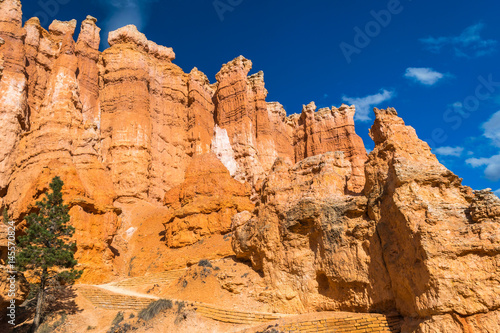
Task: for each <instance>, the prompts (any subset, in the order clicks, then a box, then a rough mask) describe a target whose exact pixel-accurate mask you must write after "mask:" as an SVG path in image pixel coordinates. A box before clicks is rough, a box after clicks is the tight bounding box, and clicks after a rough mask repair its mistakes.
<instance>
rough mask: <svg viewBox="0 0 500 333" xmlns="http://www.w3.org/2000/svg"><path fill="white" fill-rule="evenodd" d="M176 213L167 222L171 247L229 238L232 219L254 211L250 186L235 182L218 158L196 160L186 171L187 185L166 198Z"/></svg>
mask: <svg viewBox="0 0 500 333" xmlns="http://www.w3.org/2000/svg"><path fill="white" fill-rule="evenodd" d="M164 203H165V205H166V206H167V207H170V208H171V210H172V213H171V216H170V218H167V219H166V220H165V222H164V223H165V228H166V233H165V238H166V242H167V246H169V247H172V248H178V247H184V246H187V245H191V244H194V243H196V242H198V241H199V240H201V239H202V238H204V237H205V236H207V235H212V234H227V233H229V232H230V230H231V218H232V217H233V216H234V215H235V214H237V213H240V212H242V211H247V210H253V207H254V205H253V204H252V202H251V201H250V187H249V186H248V184H241V183H240V182H238V181H236V180H234V179H233V178H231V176H230V174H229V171H228V170H227V169H226V168H225V167H224V165H223V164H222V163H221V162H220V161H219V160H218V159H217V157H216V156H215V155H214V154H211V153H210V154H205V155H198V156H196V157H195V158H194V159H193V160H192V161H191V163H190V165H189V166H188V168H187V169H186V177H185V180H184V182H183V183H182V184H181V185H179V186H178V187H175V188H173V189H172V190H170V191H169V192H167V194H166V195H165V200H164Z"/></svg>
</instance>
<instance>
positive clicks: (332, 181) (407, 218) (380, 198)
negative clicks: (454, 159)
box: [233, 109, 500, 332]
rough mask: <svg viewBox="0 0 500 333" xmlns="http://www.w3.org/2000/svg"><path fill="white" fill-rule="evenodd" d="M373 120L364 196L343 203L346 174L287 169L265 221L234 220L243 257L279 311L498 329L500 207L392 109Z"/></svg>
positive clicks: (412, 327) (265, 199)
mask: <svg viewBox="0 0 500 333" xmlns="http://www.w3.org/2000/svg"><path fill="white" fill-rule="evenodd" d="M375 112H376V120H375V124H374V125H373V127H372V129H371V132H370V133H371V136H372V138H373V140H374V141H375V144H376V146H375V149H374V151H373V152H372V153H371V154H370V155H369V159H368V162H367V164H366V169H365V171H366V179H367V181H366V187H365V189H364V192H363V193H364V195H363V196H353V197H350V196H346V195H343V190H344V187H345V186H346V184H347V183H346V179H349V178H348V175H349V172H341V171H339V170H347V169H346V168H345V167H344V168H343V169H334V170H335V173H332V172H326V171H325V166H326V165H328V164H327V163H320V162H319V161H316V162H315V163H312V162H313V161H314V159H315V158H313V159H311V158H308V159H305V160H304V161H302V162H300V163H299V164H297V165H295V166H294V167H293V168H290V166H286V165H285V164H284V163H277V164H276V165H275V167H274V168H273V171H272V172H271V173H270V175H269V176H268V177H267V178H266V180H265V181H264V185H263V190H262V196H261V201H260V203H258V205H257V207H258V209H257V210H256V214H255V215H253V216H252V215H251V214H249V213H248V214H246V215H243V214H240V215H238V216H236V217H235V218H234V223H233V230H234V237H233V247H234V249H235V252H236V254H237V255H238V256H239V257H240V258H243V259H249V260H251V262H252V265H253V267H254V268H255V269H257V270H260V271H262V272H263V273H264V276H265V278H266V280H267V281H268V282H269V284H270V285H272V286H273V287H274V291H273V292H272V297H271V299H273V300H274V301H275V302H276V306H277V307H284V308H287V307H288V308H290V307H291V308H292V309H293V310H296V309H301V310H311V309H318V308H319V309H330V310H349V311H352V310H355V311H363V312H364V311H378V312H392V311H397V312H399V313H400V314H402V315H404V316H405V317H406V321H405V325H404V328H403V331H408V332H469V331H479V332H482V331H484V332H493V331H495V329H496V328H497V327H498V320H497V319H498V313H497V309H498V308H499V302H500V296H499V295H500V293H499V292H500V290H499V288H500V280H499V278H498V276H499V272H498V265H497V262H498V258H499V257H500V234H499V230H500V229H499V228H498V226H499V222H500V219H499V207H500V200H499V199H498V198H497V197H496V196H495V195H494V194H493V193H491V192H490V191H476V192H474V191H472V190H471V189H470V188H468V187H464V186H462V185H461V180H460V179H459V178H458V177H457V176H455V175H454V174H453V173H451V172H450V171H448V170H447V169H446V168H445V167H444V166H443V165H441V164H440V163H439V162H438V161H437V159H436V157H435V156H434V155H433V154H432V153H431V150H430V148H429V146H428V145H427V144H426V143H424V142H422V141H420V140H419V139H418V137H417V135H416V133H415V130H414V129H413V128H411V127H407V126H405V124H404V122H403V121H402V120H401V119H400V118H399V117H397V113H396V111H395V110H394V109H387V110H377V109H376V110H375ZM327 156H328V155H327ZM304 163H306V164H310V165H311V168H310V169H309V170H308V169H307V168H304V167H303V165H304ZM334 165H336V166H337V168H338V167H340V166H341V165H343V163H339V162H336V164H334ZM301 178H302V179H303V180H302V182H301ZM325 189H328V190H325Z"/></svg>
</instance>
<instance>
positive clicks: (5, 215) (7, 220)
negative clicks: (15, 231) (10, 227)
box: [3, 208, 9, 224]
mask: <svg viewBox="0 0 500 333" xmlns="http://www.w3.org/2000/svg"><path fill="white" fill-rule="evenodd" d="M3 224H9V214H8V213H7V209H6V208H4V209H3Z"/></svg>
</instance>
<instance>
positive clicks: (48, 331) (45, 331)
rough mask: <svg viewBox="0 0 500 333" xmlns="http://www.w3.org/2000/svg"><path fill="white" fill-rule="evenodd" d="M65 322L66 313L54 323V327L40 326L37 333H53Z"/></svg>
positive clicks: (48, 325)
mask: <svg viewBox="0 0 500 333" xmlns="http://www.w3.org/2000/svg"><path fill="white" fill-rule="evenodd" d="M65 321H66V313H63V314H61V317H60V318H59V319H58V320H57V321H55V322H53V323H52V325H50V324H49V323H43V324H42V325H40V327H39V328H38V330H37V331H36V333H52V332H54V331H55V330H56V329H57V328H58V327H59V326H61V325H62V324H64V322H65Z"/></svg>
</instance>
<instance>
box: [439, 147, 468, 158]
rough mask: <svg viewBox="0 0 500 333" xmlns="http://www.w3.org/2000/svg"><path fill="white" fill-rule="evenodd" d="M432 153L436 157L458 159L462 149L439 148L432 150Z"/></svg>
mask: <svg viewBox="0 0 500 333" xmlns="http://www.w3.org/2000/svg"><path fill="white" fill-rule="evenodd" d="M433 152H434V153H435V154H436V155H441V156H455V157H460V156H462V153H463V152H464V148H462V147H439V148H436V149H433Z"/></svg>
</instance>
